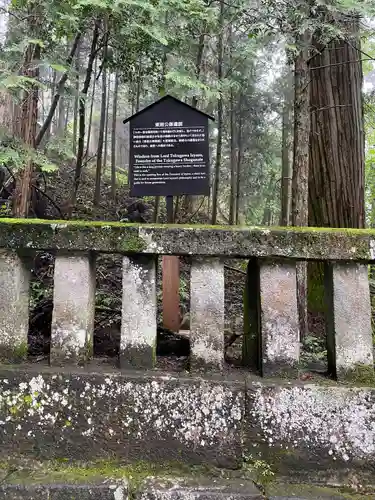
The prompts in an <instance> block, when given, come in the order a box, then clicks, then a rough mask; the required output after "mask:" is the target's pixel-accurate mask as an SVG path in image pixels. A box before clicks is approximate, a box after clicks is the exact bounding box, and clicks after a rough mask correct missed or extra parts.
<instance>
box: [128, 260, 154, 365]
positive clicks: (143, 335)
mask: <svg viewBox="0 0 375 500" xmlns="http://www.w3.org/2000/svg"><path fill="white" fill-rule="evenodd" d="M156 333H157V324H156V272H155V259H154V258H153V257H151V258H150V257H148V256H145V255H143V256H139V257H134V258H132V257H124V258H123V278H122V319H121V340H120V366H121V368H153V367H154V365H155V360H156Z"/></svg>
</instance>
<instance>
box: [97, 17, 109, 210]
mask: <svg viewBox="0 0 375 500" xmlns="http://www.w3.org/2000/svg"><path fill="white" fill-rule="evenodd" d="M104 29H105V31H106V34H105V37H106V40H105V42H104V47H103V70H102V101H101V109H100V122H99V140H98V152H97V156H96V176H95V192H94V206H95V207H97V206H98V205H99V203H100V187H101V180H102V167H103V146H104V136H105V122H106V115H107V113H106V112H107V52H108V31H107V30H108V27H107V23H105V28H104Z"/></svg>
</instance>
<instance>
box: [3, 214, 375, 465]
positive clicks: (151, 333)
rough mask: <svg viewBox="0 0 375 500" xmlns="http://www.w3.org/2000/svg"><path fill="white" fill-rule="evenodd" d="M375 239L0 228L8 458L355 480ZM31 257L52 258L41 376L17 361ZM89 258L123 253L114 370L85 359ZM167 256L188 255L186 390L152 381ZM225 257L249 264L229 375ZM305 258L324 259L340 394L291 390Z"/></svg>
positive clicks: (373, 453)
mask: <svg viewBox="0 0 375 500" xmlns="http://www.w3.org/2000/svg"><path fill="white" fill-rule="evenodd" d="M374 241H375V232H374V231H365V230H353V231H352V230H350V231H349V230H323V229H319V230H315V229H311V228H300V229H297V228H293V229H282V228H280V229H277V228H276V229H272V230H270V229H259V228H232V229H231V228H220V227H215V228H210V227H183V226H182V227H180V226H163V227H161V226H160V227H159V226H147V227H145V226H137V225H126V224H107V223H105V224H103V223H77V222H70V223H65V222H64V223H62V222H53V223H51V222H48V223H47V222H45V221H44V222H43V221H14V220H11V219H9V220H2V221H0V249H1V251H0V281H1V287H0V357H1V361H2V369H1V371H0V444H1V446H2V449H3V450H4V452H9V453H14V450H15V448H16V449H17V453H19V454H22V455H32V456H34V457H35V456H38V457H41V458H47V459H49V458H58V459H60V458H70V459H77V458H81V459H88V458H97V457H99V456H100V457H103V455H105V456H108V457H109V458H110V457H112V456H118V457H122V458H123V459H124V460H127V461H136V460H144V459H147V460H150V461H156V462H159V461H162V460H163V459H164V458H167V457H168V459H169V460H170V459H173V460H180V461H185V462H193V463H211V464H215V465H219V466H224V467H232V468H237V467H240V465H241V463H242V460H243V457H244V456H245V455H247V454H251V455H252V456H254V457H255V458H256V457H265V456H266V457H268V458H269V460H270V461H273V462H275V463H278V464H279V465H280V466H281V464H283V463H284V464H286V463H290V464H292V463H293V461H294V463H295V464H298V465H300V464H301V461H305V462H306V463H307V462H308V461H311V460H312V462H313V463H314V464H315V465H314V466H318V465H319V464H324V468H325V469H326V470H331V468H333V469H334V468H337V466H338V465H340V466H341V467H342V468H345V467H348V464H350V467H356V466H358V467H359V468H360V469H362V470H364V469H365V468H366V467H368V465H369V464H371V463H372V462H373V461H374V459H375V444H374V443H375V441H374V440H375V425H374V422H375V419H374V417H375V415H374V410H373V404H374V402H375V396H374V392H373V390H372V389H371V388H365V387H363V388H354V387H351V386H349V385H348V384H349V383H352V382H353V381H357V382H358V381H360V382H361V384H362V385H367V386H368V387H372V386H373V384H374V362H373V346H372V330H371V316H370V298H369V290H368V276H367V264H368V262H372V261H373V260H374V254H373V249H374ZM38 250H48V251H52V252H54V254H55V259H56V260H55V270H54V309H53V317H52V329H51V349H50V355H49V366H44V365H43V364H36V365H34V366H30V365H28V364H27V363H26V361H27V350H28V347H27V334H28V332H27V324H28V302H29V289H28V288H29V270H28V262H29V260H28V259H29V256H30V255H32V254H33V253H34V252H35V251H38ZM98 252H105V253H120V254H121V255H123V289H122V292H123V304H122V325H121V338H120V353H119V359H118V363H117V366H118V367H117V368H116V369H115V368H113V369H109V368H108V369H107V368H103V366H102V367H99V366H98V365H96V364H95V362H94V361H93V318H94V296H95V256H96V254H97V253H98ZM163 254H176V255H189V256H190V257H191V263H192V266H191V269H192V271H191V280H190V281H191V311H190V316H191V339H190V341H191V342H190V370H189V373H185V374H184V375H183V376H181V377H177V376H175V375H171V374H170V373H166V374H160V373H158V372H156V371H155V370H154V368H155V352H156V341H157V331H156V305H155V304H156V286H155V275H156V273H155V260H156V257H157V256H159V255H163ZM224 257H225V258H228V257H242V258H247V259H249V267H248V273H247V277H248V279H247V286H246V293H245V298H246V300H245V306H244V307H245V315H244V317H245V318H246V324H245V332H244V350H243V357H242V365H243V366H242V370H237V371H233V370H232V371H230V370H228V369H227V367H226V366H225V362H224V342H223V338H224V272H223V269H224V262H223V258H224ZM301 259H302V260H303V259H318V260H323V261H324V262H325V290H326V302H327V306H328V307H327V323H328V326H329V328H328V344H327V348H328V359H329V371H330V376H331V378H332V379H335V381H333V380H329V378H328V377H327V378H322V380H320V383H319V384H317V383H315V384H312V383H301V382H300V381H299V353H300V349H299V347H300V345H299V329H298V310H297V300H296V262H297V261H298V260H301ZM15 362H18V366H14V365H11V364H10V363H15ZM7 363H8V367H6V366H5V365H6V364H7ZM250 374H251V375H250ZM280 377H282V378H280ZM280 457H282V458H280ZM364 464H365V465H364ZM291 466H292V465H291ZM365 466H366V467H365Z"/></svg>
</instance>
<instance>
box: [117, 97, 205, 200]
mask: <svg viewBox="0 0 375 500" xmlns="http://www.w3.org/2000/svg"><path fill="white" fill-rule="evenodd" d="M208 119H212V118H211V117H210V116H208V115H206V114H205V113H202V112H201V111H198V110H196V109H195V108H192V107H191V106H189V105H187V104H185V103H183V102H181V101H179V100H178V99H175V98H174V97H172V96H165V97H163V98H162V99H160V100H159V101H157V102H155V103H154V104H151V105H150V106H148V107H147V108H145V109H143V110H142V111H140V112H139V113H136V114H135V115H133V116H132V117H130V118H128V119H127V120H124V123H126V122H128V121H130V163H129V176H130V179H129V180H130V195H131V196H134V197H141V196H180V195H184V194H187V195H209V192H210V187H209V184H210V183H209V181H210V172H209V147H208Z"/></svg>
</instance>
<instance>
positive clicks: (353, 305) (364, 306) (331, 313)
mask: <svg viewBox="0 0 375 500" xmlns="http://www.w3.org/2000/svg"><path fill="white" fill-rule="evenodd" d="M325 289H326V301H327V314H326V325H327V341H328V368H329V369H330V372H331V373H332V374H334V376H336V377H337V379H339V380H345V379H349V380H350V379H352V378H353V375H354V376H355V377H358V375H359V374H358V372H359V371H362V372H365V375H366V378H367V380H370V378H372V380H374V379H375V372H374V358H373V340H372V326H371V301H370V288H369V280H368V266H367V265H363V264H357V263H335V264H326V266H325Z"/></svg>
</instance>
